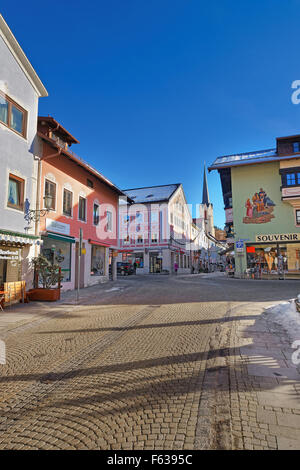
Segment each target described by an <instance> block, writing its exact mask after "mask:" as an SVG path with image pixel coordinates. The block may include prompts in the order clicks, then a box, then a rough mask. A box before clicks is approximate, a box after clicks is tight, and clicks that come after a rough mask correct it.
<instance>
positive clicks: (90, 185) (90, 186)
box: [86, 179, 94, 188]
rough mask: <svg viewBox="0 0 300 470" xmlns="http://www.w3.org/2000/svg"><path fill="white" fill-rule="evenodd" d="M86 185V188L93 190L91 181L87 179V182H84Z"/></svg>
mask: <svg viewBox="0 0 300 470" xmlns="http://www.w3.org/2000/svg"><path fill="white" fill-rule="evenodd" d="M86 184H87V186H88V187H89V188H93V187H94V183H93V181H92V180H90V179H87V180H86Z"/></svg>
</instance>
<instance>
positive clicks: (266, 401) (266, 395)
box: [257, 390, 300, 409]
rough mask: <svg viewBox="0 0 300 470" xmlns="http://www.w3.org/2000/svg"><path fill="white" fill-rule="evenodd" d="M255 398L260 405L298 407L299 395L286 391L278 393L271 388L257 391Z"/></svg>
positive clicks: (299, 406) (299, 402)
mask: <svg viewBox="0 0 300 470" xmlns="http://www.w3.org/2000/svg"><path fill="white" fill-rule="evenodd" d="M257 398H258V402H259V404H261V405H272V406H273V407H279V408H295V409H300V400H299V395H297V394H296V393H295V394H294V395H290V394H288V393H278V392H274V391H273V390H269V391H268V392H257Z"/></svg>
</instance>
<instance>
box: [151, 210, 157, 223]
mask: <svg viewBox="0 0 300 470" xmlns="http://www.w3.org/2000/svg"><path fill="white" fill-rule="evenodd" d="M151 223H158V212H151Z"/></svg>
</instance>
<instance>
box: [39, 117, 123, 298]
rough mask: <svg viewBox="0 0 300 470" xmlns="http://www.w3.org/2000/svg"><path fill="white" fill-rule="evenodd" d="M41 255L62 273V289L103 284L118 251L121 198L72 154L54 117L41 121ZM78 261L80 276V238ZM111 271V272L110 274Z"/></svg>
mask: <svg viewBox="0 0 300 470" xmlns="http://www.w3.org/2000/svg"><path fill="white" fill-rule="evenodd" d="M38 138H39V143H40V155H41V160H40V163H39V165H40V166H39V173H40V175H39V176H40V187H39V192H40V194H39V201H40V209H43V208H45V209H48V210H49V212H48V213H47V214H46V217H45V218H42V219H41V221H40V227H39V230H40V234H41V238H42V241H43V244H42V250H41V251H42V253H43V254H44V255H45V256H46V257H47V258H48V259H49V260H50V261H52V262H54V263H58V264H59V265H60V266H61V268H62V274H63V275H64V279H63V282H62V286H63V289H74V288H75V287H77V284H78V278H79V282H80V287H84V286H89V285H93V284H96V283H99V282H104V281H106V280H108V278H109V271H110V264H115V263H114V260H115V256H116V255H117V248H118V240H117V234H118V200H119V196H122V195H124V193H123V192H122V191H121V190H120V189H118V188H117V187H116V186H115V185H114V184H113V183H112V182H111V181H109V180H108V179H107V178H105V177H104V176H103V175H102V174H101V173H99V172H98V171H97V170H95V169H94V168H93V167H91V166H90V165H89V164H87V163H86V162H85V161H83V160H82V159H81V158H80V157H78V156H77V155H76V154H74V153H73V152H72V151H71V150H70V146H71V145H72V144H76V143H78V140H77V139H75V138H74V137H73V136H72V135H71V134H70V133H69V132H68V131H67V130H66V129H64V127H63V126H62V125H61V124H59V123H58V122H57V121H56V120H55V119H53V118H52V117H39V119H38ZM80 229H81V230H82V240H83V242H82V247H83V251H82V256H81V263H80V273H79V272H78V271H79V270H78V246H79V234H80ZM111 270H112V271H113V269H111Z"/></svg>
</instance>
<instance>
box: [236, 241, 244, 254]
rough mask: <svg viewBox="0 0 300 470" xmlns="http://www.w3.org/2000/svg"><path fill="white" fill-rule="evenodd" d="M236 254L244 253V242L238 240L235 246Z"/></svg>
mask: <svg viewBox="0 0 300 470" xmlns="http://www.w3.org/2000/svg"><path fill="white" fill-rule="evenodd" d="M235 246H236V251H237V253H243V251H244V241H243V240H238V241H237V242H236V244H235Z"/></svg>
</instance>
